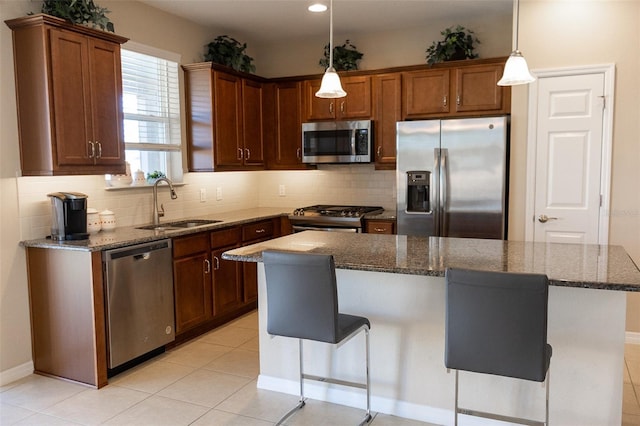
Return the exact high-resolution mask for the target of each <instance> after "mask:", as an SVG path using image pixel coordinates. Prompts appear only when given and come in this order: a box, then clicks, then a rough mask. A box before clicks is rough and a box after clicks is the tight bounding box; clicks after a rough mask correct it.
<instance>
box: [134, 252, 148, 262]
mask: <svg viewBox="0 0 640 426" xmlns="http://www.w3.org/2000/svg"><path fill="white" fill-rule="evenodd" d="M150 258H151V252H149V251H148V252H146V253H142V254H134V255H133V259H134V260H149V259H150Z"/></svg>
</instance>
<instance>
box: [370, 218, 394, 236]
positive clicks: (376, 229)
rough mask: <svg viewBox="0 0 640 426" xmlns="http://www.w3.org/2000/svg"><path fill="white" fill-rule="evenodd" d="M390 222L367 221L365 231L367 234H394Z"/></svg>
mask: <svg viewBox="0 0 640 426" xmlns="http://www.w3.org/2000/svg"><path fill="white" fill-rule="evenodd" d="M393 225H394V222H392V221H378V220H374V221H367V225H366V231H367V233H369V234H394V226H393Z"/></svg>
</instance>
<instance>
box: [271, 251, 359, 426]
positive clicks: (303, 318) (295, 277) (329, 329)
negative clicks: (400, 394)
mask: <svg viewBox="0 0 640 426" xmlns="http://www.w3.org/2000/svg"><path fill="white" fill-rule="evenodd" d="M262 259H263V261H264V268H265V274H266V285H267V311H268V312H267V332H268V333H269V334H271V335H274V336H285V337H294V338H297V339H298V345H299V348H300V352H299V357H300V401H299V403H298V405H297V406H295V407H294V408H293V409H292V410H291V411H289V412H288V413H287V414H285V415H284V416H283V417H282V418H281V419H280V420H279V421H278V423H277V424H278V425H279V424H282V422H284V421H285V420H286V419H287V418H289V417H290V416H291V415H292V414H294V413H295V412H296V411H297V410H298V409H300V408H302V407H303V406H304V405H305V400H306V398H305V396H304V380H305V379H306V380H315V381H320V382H325V383H333V384H338V385H342V386H351V387H356V388H360V389H365V390H366V394H367V411H366V414H365V416H364V418H363V420H362V421H361V423H360V424H361V425H362V424H365V423H368V422H369V421H371V405H370V391H369V329H370V328H371V324H370V323H369V320H368V319H367V318H365V317H360V316H355V315H348V314H341V313H339V312H338V291H337V285H336V272H335V263H334V260H333V256H331V255H319V254H308V253H290V252H280V251H264V252H262ZM362 330H364V332H365V342H366V382H365V383H357V382H349V381H344V380H339V379H334V378H329V377H320V376H314V375H310V374H305V373H304V372H303V361H302V359H303V358H302V341H303V340H314V341H319V342H326V343H331V344H338V343H340V342H342V341H344V340H347V339H350V338H351V337H353V336H355V335H356V334H357V333H359V332H360V331H362Z"/></svg>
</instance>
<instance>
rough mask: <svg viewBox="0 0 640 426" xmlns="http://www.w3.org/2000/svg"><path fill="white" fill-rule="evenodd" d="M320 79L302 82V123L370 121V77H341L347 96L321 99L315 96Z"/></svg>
mask: <svg viewBox="0 0 640 426" xmlns="http://www.w3.org/2000/svg"><path fill="white" fill-rule="evenodd" d="M321 81H322V80H321V79H313V80H305V81H304V121H319V120H350V119H370V118H371V117H372V114H371V76H368V75H361V76H351V77H341V78H340V81H341V83H342V88H343V89H344V91H345V92H347V96H345V97H344V98H338V99H323V98H318V97H317V96H316V92H317V91H318V90H319V89H320V83H321Z"/></svg>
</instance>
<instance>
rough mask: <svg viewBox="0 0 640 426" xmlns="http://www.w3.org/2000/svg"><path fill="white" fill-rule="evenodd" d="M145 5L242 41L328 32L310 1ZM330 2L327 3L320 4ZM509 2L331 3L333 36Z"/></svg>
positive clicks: (453, 16) (478, 11)
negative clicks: (311, 6)
mask: <svg viewBox="0 0 640 426" xmlns="http://www.w3.org/2000/svg"><path fill="white" fill-rule="evenodd" d="M141 1H142V2H143V3H146V4H148V5H151V6H153V7H156V8H158V9H161V10H164V11H166V12H169V13H171V14H174V15H178V16H181V17H183V18H186V19H188V20H190V21H193V22H196V23H198V24H201V25H204V26H207V27H211V28H213V29H215V30H216V31H220V32H221V34H222V33H224V34H229V35H231V36H235V37H240V36H241V37H243V38H245V39H246V40H261V41H263V42H277V41H280V40H285V39H291V38H293V37H294V38H312V37H317V36H321V35H325V34H327V32H328V26H329V16H328V14H327V13H326V12H325V13H311V12H309V11H307V7H308V6H309V5H310V4H311V3H312V0H180V1H175V0H141ZM316 2H324V3H325V4H327V5H328V4H329V0H319V1H316ZM512 8H513V1H512V0H446V1H442V0H334V2H333V13H334V16H333V19H334V31H335V32H336V33H337V34H340V33H342V34H345V33H347V34H349V35H351V34H358V33H367V32H374V31H375V32H383V31H392V30H398V29H401V28H410V27H419V26H420V25H428V23H429V22H432V21H435V20H437V21H440V22H443V21H444V22H446V21H452V22H464V20H465V18H466V17H469V18H478V17H481V16H486V15H490V14H501V15H503V14H507V13H511V11H512Z"/></svg>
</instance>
